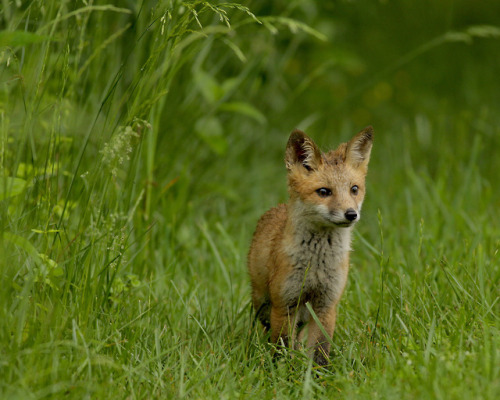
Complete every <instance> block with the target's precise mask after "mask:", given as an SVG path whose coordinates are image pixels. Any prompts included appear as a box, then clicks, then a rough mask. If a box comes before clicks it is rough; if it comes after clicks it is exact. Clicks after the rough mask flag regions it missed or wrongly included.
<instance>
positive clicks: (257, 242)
mask: <svg viewBox="0 0 500 400" xmlns="http://www.w3.org/2000/svg"><path fill="white" fill-rule="evenodd" d="M372 141H373V129H372V128H371V127H368V128H366V129H364V130H363V131H361V132H359V133H358V134H357V135H356V136H355V137H354V138H353V139H351V141H349V142H348V143H343V144H341V145H340V146H339V147H338V148H337V149H336V150H332V151H330V152H328V153H326V154H322V153H321V152H320V150H319V149H318V147H317V146H316V144H315V143H314V142H313V141H312V140H311V139H310V138H309V137H308V136H307V135H306V134H304V133H303V132H301V131H299V130H295V131H293V132H292V134H291V135H290V139H289V140H288V144H287V148H286V152H285V164H286V167H287V170H288V190H289V195H290V200H289V202H288V204H280V205H278V206H277V207H275V208H272V209H271V210H269V211H268V212H266V213H265V214H264V215H263V216H262V217H261V218H260V220H259V222H258V224H257V229H256V231H255V233H254V236H253V240H252V244H251V246H250V251H249V254H248V269H249V273H250V279H251V284H252V302H253V306H254V309H255V311H256V312H257V316H258V318H259V319H260V321H261V322H262V323H263V325H264V326H265V327H266V328H268V329H270V330H271V340H272V341H273V342H275V343H276V342H279V341H280V340H281V341H283V343H284V344H285V345H291V346H294V345H296V343H295V342H296V341H297V339H298V342H301V341H302V340H305V336H306V330H300V327H301V326H302V325H304V324H307V325H308V333H307V344H306V346H307V348H308V349H310V351H311V352H312V354H313V357H314V360H315V361H316V362H317V363H318V364H320V365H325V364H327V362H328V353H329V351H330V344H329V339H330V338H331V337H332V335H333V331H334V328H335V320H336V315H337V314H336V309H337V304H338V302H339V300H340V297H341V295H342V292H343V290H344V287H345V284H346V281H347V274H348V270H349V250H350V241H351V230H352V226H353V224H354V223H355V222H357V221H358V220H359V215H360V211H361V204H362V202H363V199H364V196H365V176H366V173H367V169H368V162H369V159H370V152H371V147H372ZM355 186H356V187H357V188H356V189H355V188H354V187H355ZM307 302H309V303H310V305H311V306H312V308H313V310H314V312H315V314H316V315H317V317H318V319H319V321H320V322H321V325H322V326H323V328H324V330H325V331H326V333H327V334H328V335H329V336H330V338H326V337H325V336H324V334H323V332H322V330H321V328H320V327H319V326H318V325H317V324H316V323H315V321H314V319H313V318H312V316H311V315H310V313H309V311H308V309H307V307H306V305H305V304H306V303H307Z"/></svg>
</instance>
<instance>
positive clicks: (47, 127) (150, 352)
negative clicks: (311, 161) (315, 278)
mask: <svg viewBox="0 0 500 400" xmlns="http://www.w3.org/2000/svg"><path fill="white" fill-rule="evenodd" d="M499 66H500V3H498V2H496V1H491V0H488V1H483V2H476V1H472V0H457V1H442V2H435V1H430V0H425V1H420V2H409V1H407V2H393V1H368V0H357V1H334V2H333V1H332V2H321V1H314V0H301V1H285V0H278V1H274V2H267V1H264V0H257V1H244V2H239V3H235V2H231V3H224V2H217V1H210V2H207V1H198V0H184V1H180V0H170V1H167V0H163V1H150V0H142V1H138V2H134V1H125V0H122V1H115V2H113V4H111V2H109V3H107V2H105V1H100V0H96V1H92V0H89V1H53V0H50V1H37V0H33V1H26V2H21V1H14V2H9V1H3V2H2V6H1V7H0V224H1V225H0V377H1V378H0V398H2V399H51V398H53V399H72V398H75V399H82V398H92V399H122V398H123V399H153V398H158V399H170V398H171V399H177V398H195V399H211V398H214V399H234V398H245V399H254V398H260V399H274V398H277V399H288V398H304V399H307V398H319V399H332V398H338V399H365V398H366V399H447V400H448V399H469V398H470V399H497V398H500V350H499V348H500V318H499V315H500V301H499V298H500V254H499V249H500V211H499V209H500V187H499V186H498V185H497V184H496V183H497V182H498V178H499V176H500V172H499V171H500V113H499V112H498V110H499V109H500V79H499V77H498V71H499ZM367 125H373V127H374V130H375V137H374V147H373V151H372V156H371V161H370V169H369V173H368V177H367V185H368V186H367V197H366V199H365V203H364V206H363V216H362V219H361V221H360V222H359V223H358V224H357V226H356V228H355V234H354V240H353V244H352V247H353V249H354V251H353V253H352V256H351V271H350V276H349V282H348V285H347V288H346V291H345V293H344V295H343V298H342V300H341V303H340V306H339V317H338V320H337V328H336V332H335V334H334V337H333V339H332V353H331V361H332V362H331V365H329V366H328V367H327V368H319V367H318V366H316V365H314V364H313V363H312V362H311V361H310V359H309V358H308V357H307V356H306V355H305V354H303V353H301V352H294V351H291V350H288V349H281V350H280V351H281V352H282V353H283V356H282V357H280V358H279V359H278V360H277V361H273V360H272V359H271V353H270V350H271V345H270V344H269V343H268V341H267V337H266V335H265V334H264V333H263V332H262V329H261V327H260V326H259V325H258V323H256V322H255V321H254V315H253V313H252V310H251V306H250V287H249V279H248V275H247V271H246V254H247V251H248V246H249V243H250V240H251V236H252V234H253V230H254V228H255V224H256V222H257V220H258V218H259V216H260V215H261V214H262V213H263V212H264V211H266V210H267V209H269V208H270V207H272V206H274V205H276V204H277V203H279V202H285V201H286V199H287V188H286V170H285V167H284V162H283V157H284V149H285V145H286V141H287V139H288V135H289V133H290V132H291V131H292V129H294V128H300V129H302V130H304V131H305V132H307V133H308V135H310V136H311V137H312V138H313V139H314V140H315V141H316V142H317V143H318V144H319V145H320V146H321V148H322V149H323V150H328V149H330V148H334V147H336V146H337V145H338V144H339V143H341V142H343V141H346V140H348V139H349V138H350V137H351V136H352V135H354V134H355V133H356V132H358V131H360V130H361V129H362V128H364V127H365V126H367Z"/></svg>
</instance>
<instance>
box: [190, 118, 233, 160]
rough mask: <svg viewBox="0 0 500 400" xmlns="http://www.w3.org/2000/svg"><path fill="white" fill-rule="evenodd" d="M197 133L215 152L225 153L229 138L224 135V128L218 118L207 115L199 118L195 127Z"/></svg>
mask: <svg viewBox="0 0 500 400" xmlns="http://www.w3.org/2000/svg"><path fill="white" fill-rule="evenodd" d="M194 129H195V131H196V134H197V135H198V137H200V138H201V139H202V140H203V141H204V142H205V143H206V144H207V145H208V146H209V147H210V148H211V149H212V150H213V151H214V152H215V153H217V154H219V155H223V154H225V153H226V151H227V140H226V138H225V137H224V129H223V128H222V125H221V123H220V121H219V120H218V118H216V117H205V118H201V119H199V120H198V121H197V122H196V124H195V127H194Z"/></svg>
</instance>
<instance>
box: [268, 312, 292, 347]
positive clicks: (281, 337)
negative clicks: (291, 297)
mask: <svg viewBox="0 0 500 400" xmlns="http://www.w3.org/2000/svg"><path fill="white" fill-rule="evenodd" d="M296 325H297V321H296V315H293V314H290V313H289V311H288V308H286V307H272V308H271V341H272V343H276V344H281V342H283V343H282V344H283V346H285V347H289V346H293V342H294V336H295V333H296Z"/></svg>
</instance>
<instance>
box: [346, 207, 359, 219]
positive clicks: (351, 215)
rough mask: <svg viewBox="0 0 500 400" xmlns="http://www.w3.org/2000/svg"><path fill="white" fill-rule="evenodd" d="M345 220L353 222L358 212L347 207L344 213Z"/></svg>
mask: <svg viewBox="0 0 500 400" xmlns="http://www.w3.org/2000/svg"><path fill="white" fill-rule="evenodd" d="M344 217H345V219H346V220H348V221H350V222H353V221H355V220H356V219H357V218H358V213H357V212H356V210H355V209H354V208H348V209H347V210H346V212H345V214H344Z"/></svg>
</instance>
